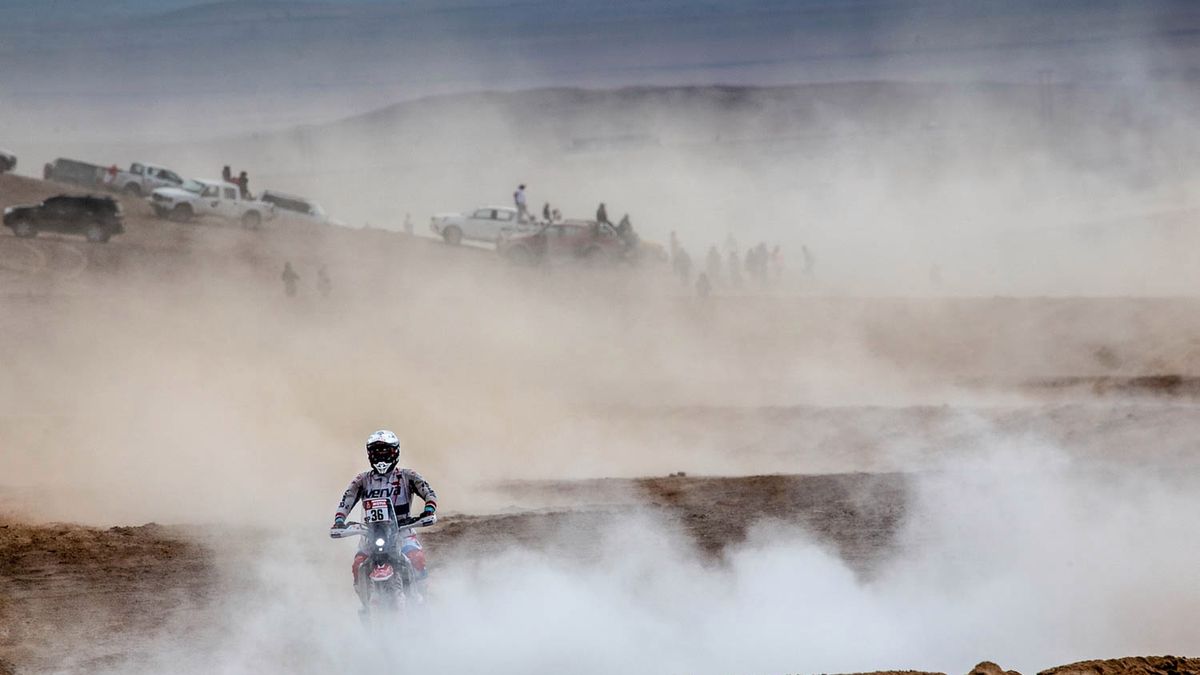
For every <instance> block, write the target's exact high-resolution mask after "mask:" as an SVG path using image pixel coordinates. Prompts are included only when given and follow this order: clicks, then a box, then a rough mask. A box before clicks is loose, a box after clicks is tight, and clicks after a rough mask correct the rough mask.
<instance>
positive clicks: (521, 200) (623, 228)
mask: <svg viewBox="0 0 1200 675" xmlns="http://www.w3.org/2000/svg"><path fill="white" fill-rule="evenodd" d="M513 205H515V206H516V208H517V222H518V223H522V224H524V223H532V222H534V219H533V218H532V217H531V216H530V215H529V209H528V206H527V205H528V197H527V196H526V194H525V184H524V183H521V184H520V185H518V186H517V189H516V191H515V192H513ZM562 219H563V217H562V212H561V211H559V210H558V209H556V208H551V206H550V202H545V203H544V204H543V205H542V222H543V223H547V224H549V223H558V222H562ZM596 225H597V226H599V225H607V226H609V227H611V228H613V229H614V230H616V232H617V235H618V236H619V237H620V238H621V240H622V241H623V242H625V246H626V247H627V248H629V249H632V248H634V247H636V246H637V244H638V236H637V234H636V233H635V232H634V231H633V221H631V220H630V219H629V214H628V213H626V214H625V215H624V216H622V217H621V220H620V221H618V222H617V224H616V225H613V223H612V221H610V220H609V219H608V208H607V207H606V206H605V205H604V202H600V206H598V207H596Z"/></svg>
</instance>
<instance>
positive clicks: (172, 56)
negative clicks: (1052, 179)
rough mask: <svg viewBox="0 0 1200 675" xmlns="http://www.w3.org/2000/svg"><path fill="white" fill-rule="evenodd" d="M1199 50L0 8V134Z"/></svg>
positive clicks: (730, 21)
mask: <svg viewBox="0 0 1200 675" xmlns="http://www.w3.org/2000/svg"><path fill="white" fill-rule="evenodd" d="M1198 31H1200V10H1198V9H1197V8H1196V7H1195V5H1194V4H1193V3H1187V2H1181V1H1171V0H1160V1H1154V2H1147V1H1140V0H1139V1H1115V0H1113V1H1107V2H1092V1H1086V2H1085V1H1080V0H1076V1H1071V2H1058V3H1040V2H994V1H986V2H972V3H946V2H921V1H916V0H863V1H854V2H830V1H828V0H824V1H822V0H799V1H793V2H785V1H782V0H748V1H732V0H731V1H725V2H687V1H682V0H651V1H649V2H635V1H633V0H613V1H606V2H591V1H589V2H583V1H581V0H563V1H557V0H555V1H551V0H532V1H530V2H514V1H512V0H479V1H473V2H469V3H468V2H463V1H452V2H441V1H439V2H432V1H416V2H355V1H343V2H322V3H290V2H236V3H235V2H222V3H193V2H184V1H182V0H167V1H166V2H147V1H136V0H118V1H115V2H82V1H60V2H53V1H51V2H40V1H34V0H18V1H16V2H12V1H10V2H6V3H0V101H3V106H2V107H0V129H2V130H5V131H9V130H15V129H20V130H21V131H20V132H19V133H18V135H19V136H21V137H22V138H23V139H24V140H28V139H30V138H31V137H34V138H42V137H51V138H61V137H67V138H73V139H94V138H110V137H119V136H121V135H124V136H126V137H129V136H136V137H139V138H143V139H144V138H147V137H154V136H163V137H170V136H171V135H172V129H175V128H177V127H178V126H179V125H187V126H188V127H189V128H190V129H191V130H195V128H196V126H197V125H203V126H204V127H205V128H207V129H211V130H212V131H214V132H217V133H224V132H231V131H246V130H255V129H277V128H281V127H286V126H290V125H294V124H299V123H311V122H320V121H328V120H332V119H337V118H340V117H343V116H346V115H349V114H353V113H358V112H363V111H366V110H370V109H373V108H376V107H380V106H383V105H386V104H388V103H393V102H396V101H399V100H404V99H411V98H414V97H419V96H423V95H428V94H433V93H445V92H457V91H471V90H477V89H523V88H534V87H539V86H548V85H555V86H562V85H574V86H604V87H609V86H621V85H628V84H680V83H700V84H711V83H722V84H785V83H794V82H806V81H830V80H833V81H841V80H863V79H916V80H927V81H976V80H1000V81H1018V82H1033V81H1036V80H1037V78H1038V77H1044V76H1045V75H1039V73H1044V72H1045V71H1051V73H1052V74H1051V76H1052V77H1053V78H1055V79H1057V80H1070V81H1092V82H1120V81H1127V80H1130V79H1138V78H1142V77H1144V76H1145V75H1146V73H1147V72H1150V73H1152V74H1154V76H1155V77H1159V78H1163V79H1177V78H1191V77H1194V76H1195V73H1194V72H1193V71H1192V70H1191V65H1190V64H1192V63H1195V62H1196V59H1195V56H1196V51H1197V45H1200V32H1198ZM1131 51H1133V52H1136V54H1137V57H1136V58H1135V59H1129V58H1126V57H1125V54H1127V53H1129V52H1131ZM156 118H157V119H156ZM163 118H170V120H171V123H170V124H163V123H162V119H163ZM134 120H136V122H135V121H134ZM10 133H12V132H11V131H10ZM0 144H2V143H0Z"/></svg>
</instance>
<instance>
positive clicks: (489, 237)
mask: <svg viewBox="0 0 1200 675" xmlns="http://www.w3.org/2000/svg"><path fill="white" fill-rule="evenodd" d="M539 227H541V226H540V225H536V224H533V223H526V224H518V223H517V210H516V209H515V208H513V207H511V206H481V207H480V208H477V209H475V210H474V211H472V212H471V213H470V215H467V214H465V213H439V214H437V215H435V216H434V217H433V218H431V219H430V221H429V229H431V230H433V232H434V234H437V235H439V236H440V237H441V238H442V239H444V240H446V243H447V244H452V245H457V244H459V243H461V242H462V241H464V240H466V241H482V242H487V243H489V244H495V243H496V242H498V241H499V240H500V234H501V233H502V232H504V231H506V230H514V231H515V230H528V231H535V230H536V229H537V228H539Z"/></svg>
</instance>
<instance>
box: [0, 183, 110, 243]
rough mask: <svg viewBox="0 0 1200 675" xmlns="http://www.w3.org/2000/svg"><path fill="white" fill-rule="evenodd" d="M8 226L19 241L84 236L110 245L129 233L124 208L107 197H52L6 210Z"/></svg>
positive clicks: (5, 220) (6, 224) (5, 221)
mask: <svg viewBox="0 0 1200 675" xmlns="http://www.w3.org/2000/svg"><path fill="white" fill-rule="evenodd" d="M4 225H5V226H6V227H9V228H11V229H12V231H13V234H15V235H17V236H18V237H36V236H37V235H38V233H39V232H59V233H62V234H82V235H83V236H85V237H87V239H88V241H93V242H100V243H103V242H106V241H108V240H109V238H111V237H112V236H113V235H114V234H121V233H122V232H124V231H125V224H124V219H123V216H122V213H121V205H120V204H118V203H117V200H115V199H113V198H112V197H107V196H94V195H85V196H70V195H58V196H57V197H50V198H49V199H47V200H46V201H44V202H42V203H40V204H31V205H26V206H10V207H8V208H6V209H4Z"/></svg>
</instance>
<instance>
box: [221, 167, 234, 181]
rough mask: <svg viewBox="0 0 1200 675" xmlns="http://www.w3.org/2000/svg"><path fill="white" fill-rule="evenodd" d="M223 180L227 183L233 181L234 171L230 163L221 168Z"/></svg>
mask: <svg viewBox="0 0 1200 675" xmlns="http://www.w3.org/2000/svg"><path fill="white" fill-rule="evenodd" d="M221 180H223V181H225V182H226V183H232V182H233V171H231V170H230V169H229V165H228V164H226V165H225V168H224V169H221Z"/></svg>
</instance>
